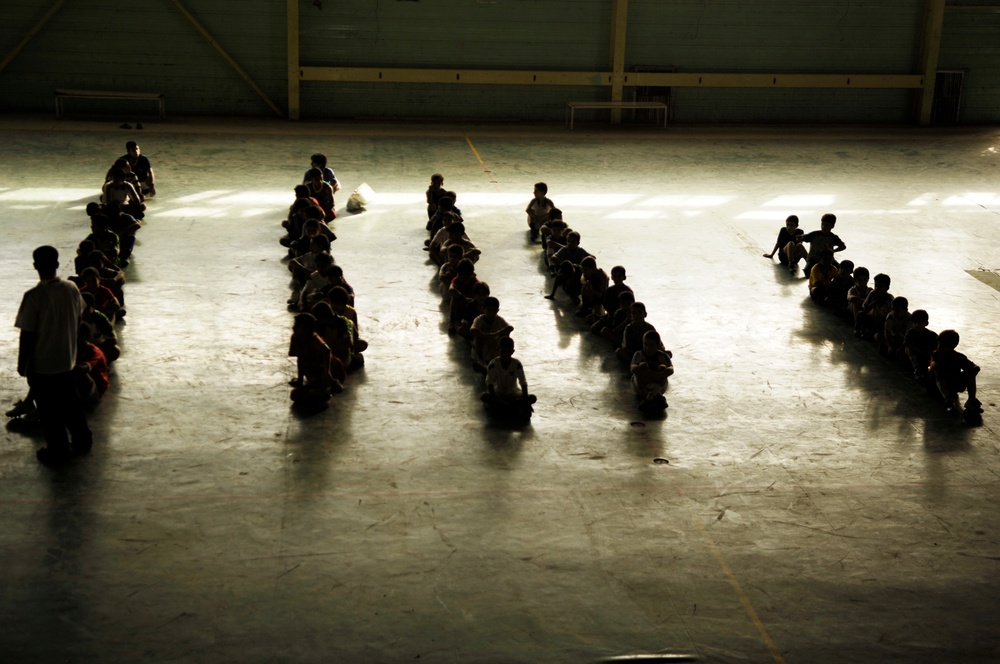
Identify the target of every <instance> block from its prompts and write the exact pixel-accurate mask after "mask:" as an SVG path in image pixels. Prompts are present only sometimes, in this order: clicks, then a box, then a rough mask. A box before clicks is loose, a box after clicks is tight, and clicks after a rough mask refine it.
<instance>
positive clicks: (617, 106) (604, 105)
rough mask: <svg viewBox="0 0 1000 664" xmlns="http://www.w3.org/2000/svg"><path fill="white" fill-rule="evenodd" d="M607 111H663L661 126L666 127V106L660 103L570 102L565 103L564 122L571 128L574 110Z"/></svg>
mask: <svg viewBox="0 0 1000 664" xmlns="http://www.w3.org/2000/svg"><path fill="white" fill-rule="evenodd" d="M578 108H585V109H595V108H596V109H599V110H600V109H608V110H621V109H625V108H629V109H636V108H649V109H656V110H661V111H663V126H664V127H666V126H667V105H666V104H665V103H663V102H662V101H571V102H567V103H566V121H567V123H568V124H569V128H570V129H572V128H573V116H574V114H575V113H576V109H578Z"/></svg>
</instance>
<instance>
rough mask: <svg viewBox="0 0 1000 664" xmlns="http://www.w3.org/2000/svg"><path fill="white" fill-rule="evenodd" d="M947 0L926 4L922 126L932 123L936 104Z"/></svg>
mask: <svg viewBox="0 0 1000 664" xmlns="http://www.w3.org/2000/svg"><path fill="white" fill-rule="evenodd" d="M944 5H945V0H927V4H926V5H925V6H924V29H923V34H922V35H921V37H920V73H921V74H922V75H923V77H924V86H923V89H922V90H921V91H920V103H919V106H918V108H917V122H918V123H919V124H920V126H921V127H926V126H928V125H929V124H930V123H931V110H932V109H933V106H934V83H935V80H936V79H937V67H938V58H939V56H940V54H941V32H942V28H943V25H944Z"/></svg>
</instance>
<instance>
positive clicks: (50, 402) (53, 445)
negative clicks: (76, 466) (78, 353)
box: [28, 371, 93, 454]
mask: <svg viewBox="0 0 1000 664" xmlns="http://www.w3.org/2000/svg"><path fill="white" fill-rule="evenodd" d="M28 386H29V387H31V390H32V394H33V396H34V398H35V405H36V406H37V407H38V417H39V419H40V420H41V423H42V431H43V432H44V433H45V443H46V445H47V446H48V448H49V449H50V450H51V451H52V452H53V453H55V454H66V453H68V452H69V440H70V439H69V438H68V437H67V436H66V431H67V430H68V431H69V435H70V436H71V437H72V441H73V447H74V448H75V449H76V451H78V452H81V453H85V452H87V451H89V450H90V446H91V443H92V442H93V435H92V434H91V433H90V427H88V426H87V416H86V414H85V413H84V410H83V403H81V401H80V399H79V398H78V397H77V395H76V385H75V382H74V380H73V373H72V372H70V371H67V372H66V373H60V374H32V375H30V376H28Z"/></svg>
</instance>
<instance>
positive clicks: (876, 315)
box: [854, 270, 892, 348]
mask: <svg viewBox="0 0 1000 664" xmlns="http://www.w3.org/2000/svg"><path fill="white" fill-rule="evenodd" d="M855 272H857V270H855ZM872 283H873V284H875V287H874V288H873V289H872V292H870V293H869V294H868V297H866V298H865V303H864V304H863V305H861V316H860V325H859V326H858V325H856V327H855V331H854V333H855V334H856V335H858V336H862V337H866V338H867V337H873V338H874V339H875V341H876V342H878V345H879V348H881V347H882V336H883V334H884V331H885V317H886V316H888V315H889V312H890V311H892V293H890V292H889V286H890V285H891V284H892V280H891V279H890V278H889V275H887V274H876V275H875V278H874V279H872ZM858 327H860V328H861V329H860V332H859V331H858V329H857V328H858Z"/></svg>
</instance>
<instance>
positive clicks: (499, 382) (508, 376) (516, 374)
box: [482, 337, 537, 420]
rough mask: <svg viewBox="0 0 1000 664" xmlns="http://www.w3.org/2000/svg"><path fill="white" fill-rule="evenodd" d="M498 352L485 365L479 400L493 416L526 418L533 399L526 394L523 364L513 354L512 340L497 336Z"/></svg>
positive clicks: (526, 383) (533, 397)
mask: <svg viewBox="0 0 1000 664" xmlns="http://www.w3.org/2000/svg"><path fill="white" fill-rule="evenodd" d="M499 344H500V354H499V355H498V356H497V357H495V358H493V360H492V361H491V362H490V364H489V366H487V367H486V392H484V393H483V396H482V399H483V403H484V404H485V405H486V410H487V411H488V412H490V413H491V414H493V415H496V416H497V417H502V418H505V419H512V420H527V419H529V418H530V417H531V413H532V412H534V411H533V409H532V407H531V404H533V403H535V401H537V399H536V397H535V395H533V394H529V393H528V381H527V379H525V377H524V366H523V365H522V364H521V362H520V360H518V359H516V358H515V357H514V340H513V339H511V338H510V337H501V338H500V340H499Z"/></svg>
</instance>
